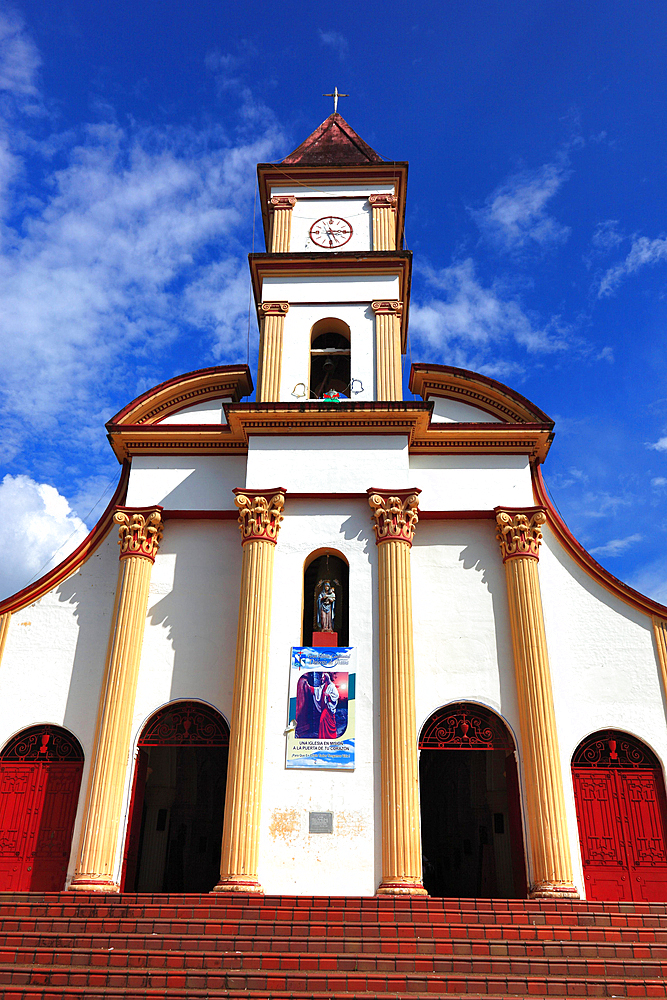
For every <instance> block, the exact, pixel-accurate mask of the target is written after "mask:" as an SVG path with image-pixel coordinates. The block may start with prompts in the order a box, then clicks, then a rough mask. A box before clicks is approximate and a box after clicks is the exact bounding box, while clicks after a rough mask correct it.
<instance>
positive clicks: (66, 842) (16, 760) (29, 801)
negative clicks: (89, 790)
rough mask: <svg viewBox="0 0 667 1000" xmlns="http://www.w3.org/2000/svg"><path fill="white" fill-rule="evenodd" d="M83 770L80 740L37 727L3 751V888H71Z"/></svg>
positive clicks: (0, 853)
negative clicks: (69, 876) (67, 881)
mask: <svg viewBox="0 0 667 1000" xmlns="http://www.w3.org/2000/svg"><path fill="white" fill-rule="evenodd" d="M82 773H83V750H82V749H81V745H80V743H79V741H78V740H77V739H76V738H75V737H74V736H72V734H71V733H68V732H67V730H66V729H61V728H60V726H48V725H42V726H33V727H32V728H30V729H24V730H23V732H21V733H19V734H18V735H17V736H14V737H13V738H12V739H11V740H10V742H9V743H8V744H7V746H6V747H5V748H4V750H3V751H2V753H1V754H0V890H2V891H10V892H60V890H61V889H64V888H65V879H66V876H67V864H68V862H69V856H70V851H71V849H72V832H73V830H74V819H75V817H76V809H77V805H78V802H79V789H80V787H81V775H82Z"/></svg>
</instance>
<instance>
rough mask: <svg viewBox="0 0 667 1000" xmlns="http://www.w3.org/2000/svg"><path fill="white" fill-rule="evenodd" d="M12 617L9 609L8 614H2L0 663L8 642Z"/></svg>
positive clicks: (0, 617) (0, 622)
mask: <svg viewBox="0 0 667 1000" xmlns="http://www.w3.org/2000/svg"><path fill="white" fill-rule="evenodd" d="M11 617H12V613H11V611H7V612H6V614H4V615H0V663H2V654H3V653H4V651H5V644H6V642H7V636H8V635H9V620H10V618H11Z"/></svg>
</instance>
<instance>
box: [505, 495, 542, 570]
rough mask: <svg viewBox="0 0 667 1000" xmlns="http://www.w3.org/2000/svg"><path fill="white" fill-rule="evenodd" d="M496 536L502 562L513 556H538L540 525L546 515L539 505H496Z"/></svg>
mask: <svg viewBox="0 0 667 1000" xmlns="http://www.w3.org/2000/svg"><path fill="white" fill-rule="evenodd" d="M495 511H496V538H497V539H498V543H499V545H500V551H501V553H502V557H503V562H505V561H506V560H507V559H512V558H514V557H515V556H532V557H533V558H534V559H539V557H540V545H541V543H542V525H543V524H545V523H546V520H547V515H546V514H545V512H544V510H543V509H542V508H541V507H523V508H521V509H520V510H518V509H516V508H514V507H507V508H505V509H503V508H500V507H496V509H495Z"/></svg>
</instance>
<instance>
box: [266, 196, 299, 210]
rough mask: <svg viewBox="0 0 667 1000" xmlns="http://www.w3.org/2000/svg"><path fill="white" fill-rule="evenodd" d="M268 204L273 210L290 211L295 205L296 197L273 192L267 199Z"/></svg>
mask: <svg viewBox="0 0 667 1000" xmlns="http://www.w3.org/2000/svg"><path fill="white" fill-rule="evenodd" d="M269 205H270V206H271V208H272V209H273V211H274V212H275V211H280V210H283V211H289V212H291V211H292V209H293V208H294V206H295V205H296V198H295V197H294V195H293V194H274V195H273V197H272V198H271V199H270V200H269Z"/></svg>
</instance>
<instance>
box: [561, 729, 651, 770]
mask: <svg viewBox="0 0 667 1000" xmlns="http://www.w3.org/2000/svg"><path fill="white" fill-rule="evenodd" d="M572 767H651V768H659V767H660V761H659V760H658V758H657V757H656V755H655V754H654V753H653V751H652V750H651V749H649V747H647V746H646V744H645V743H642V741H641V740H638V739H637V738H636V737H635V736H630V734H629V733H621V732H618V731H617V730H615V729H604V730H600V731H599V732H597V733H593V734H592V735H591V736H588V737H586V739H585V740H583V741H582V742H581V743H580V744H579V746H578V747H577V749H576V750H575V751H574V756H573V757H572Z"/></svg>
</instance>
